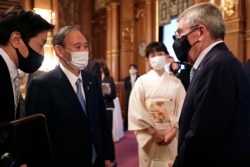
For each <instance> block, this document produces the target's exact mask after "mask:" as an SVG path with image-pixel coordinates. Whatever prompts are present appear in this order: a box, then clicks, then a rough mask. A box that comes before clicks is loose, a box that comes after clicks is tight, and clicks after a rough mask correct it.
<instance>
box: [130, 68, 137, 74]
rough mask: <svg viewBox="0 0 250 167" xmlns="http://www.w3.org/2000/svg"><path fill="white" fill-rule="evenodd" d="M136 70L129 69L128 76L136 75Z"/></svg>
mask: <svg viewBox="0 0 250 167" xmlns="http://www.w3.org/2000/svg"><path fill="white" fill-rule="evenodd" d="M136 73H137V70H136V69H129V74H130V75H136Z"/></svg>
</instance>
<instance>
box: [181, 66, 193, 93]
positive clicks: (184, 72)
mask: <svg viewBox="0 0 250 167" xmlns="http://www.w3.org/2000/svg"><path fill="white" fill-rule="evenodd" d="M181 65H182V68H181V69H180V70H179V73H178V75H177V77H178V78H179V79H180V80H181V82H182V84H183V86H184V88H185V90H186V91H187V89H188V86H189V83H190V71H191V68H192V65H190V63H188V62H183V63H182V64H181Z"/></svg>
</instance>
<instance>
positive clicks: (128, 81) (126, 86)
mask: <svg viewBox="0 0 250 167" xmlns="http://www.w3.org/2000/svg"><path fill="white" fill-rule="evenodd" d="M138 77H139V76H138V75H137V76H136V79H135V80H137V78H138ZM124 89H125V92H126V98H125V99H126V110H128V102H129V96H130V92H131V90H132V84H131V77H130V76H127V77H126V78H124Z"/></svg>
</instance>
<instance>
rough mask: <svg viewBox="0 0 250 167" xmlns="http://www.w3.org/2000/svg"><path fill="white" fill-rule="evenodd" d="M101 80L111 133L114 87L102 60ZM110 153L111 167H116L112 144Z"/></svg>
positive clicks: (114, 96)
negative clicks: (111, 155)
mask: <svg viewBox="0 0 250 167" xmlns="http://www.w3.org/2000/svg"><path fill="white" fill-rule="evenodd" d="M99 64H100V70H101V78H102V93H103V97H104V103H105V106H106V112H107V118H108V124H109V128H110V130H111V131H112V129H113V112H114V108H115V105H114V99H115V98H116V86H115V82H114V79H113V77H112V76H110V74H109V68H108V66H107V64H106V62H105V61H104V60H100V61H99ZM109 149H110V151H111V152H112V154H113V157H114V158H113V159H111V162H112V166H114V167H115V166H116V161H115V147H114V144H113V146H111V147H110V148H109Z"/></svg>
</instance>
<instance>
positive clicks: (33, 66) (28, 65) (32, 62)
mask: <svg viewBox="0 0 250 167" xmlns="http://www.w3.org/2000/svg"><path fill="white" fill-rule="evenodd" d="M25 45H26V46H27V48H28V51H29V55H28V56H27V58H24V57H23V56H22V54H21V53H20V52H19V50H18V49H16V53H17V57H18V61H19V68H20V69H21V70H22V71H23V72H26V73H33V72H35V71H36V70H37V69H38V68H39V67H40V66H41V65H42V62H43V59H44V56H42V55H40V54H39V53H37V52H36V51H34V50H33V49H32V48H31V47H30V46H29V45H28V44H26V43H25Z"/></svg>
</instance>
